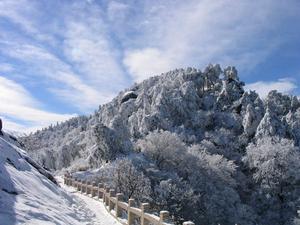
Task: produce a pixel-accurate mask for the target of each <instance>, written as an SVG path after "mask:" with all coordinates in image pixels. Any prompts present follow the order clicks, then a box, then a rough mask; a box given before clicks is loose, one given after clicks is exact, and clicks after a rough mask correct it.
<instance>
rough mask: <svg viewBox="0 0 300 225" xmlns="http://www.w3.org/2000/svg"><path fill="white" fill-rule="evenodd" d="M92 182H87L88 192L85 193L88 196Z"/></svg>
mask: <svg viewBox="0 0 300 225" xmlns="http://www.w3.org/2000/svg"><path fill="white" fill-rule="evenodd" d="M90 185H91V182H89V181H88V182H86V191H85V193H86V194H87V195H88V194H89V193H90V191H89V188H90Z"/></svg>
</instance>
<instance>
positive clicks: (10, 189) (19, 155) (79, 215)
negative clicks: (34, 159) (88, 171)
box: [0, 134, 119, 225]
mask: <svg viewBox="0 0 300 225" xmlns="http://www.w3.org/2000/svg"><path fill="white" fill-rule="evenodd" d="M24 156H27V155H26V153H25V152H24V151H23V150H22V149H20V148H18V147H16V146H15V145H14V144H13V142H12V140H10V138H9V136H8V135H6V134H4V136H0V224H1V225H10V224H30V225H35V224H39V225H40V224H42V225H43V224H56V225H57V224H59V225H60V224H72V225H76V224H85V225H92V224H97V225H98V224H99V225H113V224H119V223H118V222H117V220H115V219H114V218H113V217H112V216H111V215H110V214H109V213H108V212H107V211H106V210H105V208H104V206H103V203H102V202H99V201H97V200H95V199H91V198H89V197H87V196H82V195H81V194H79V193H74V189H72V188H67V187H65V186H64V185H62V186H61V187H59V186H58V185H56V184H54V183H53V182H51V181H50V180H49V179H47V178H46V177H45V176H44V175H42V174H41V173H40V172H39V171H38V170H37V169H36V168H35V167H33V166H32V165H31V164H30V163H28V161H27V160H26V159H25V157H24ZM27 157H28V156H27Z"/></svg>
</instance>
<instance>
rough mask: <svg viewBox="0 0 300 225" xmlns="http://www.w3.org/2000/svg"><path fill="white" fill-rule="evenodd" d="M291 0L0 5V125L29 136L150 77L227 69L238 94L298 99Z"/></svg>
mask: <svg viewBox="0 0 300 225" xmlns="http://www.w3.org/2000/svg"><path fill="white" fill-rule="evenodd" d="M299 12H300V1H298V0H287V1H280V0H275V1H274V0H260V1H247V0H242V1H234V0H228V1H226V0H223V1H219V0H214V1H211V0H186V1H182V0H143V1H138V0H128V1H126V0H124V1H109V0H102V1H101V0H99V1H97V0H78V1H71V0H51V1H49V0H0V117H2V118H3V120H4V125H5V127H6V128H7V129H10V130H17V131H21V132H29V131H34V130H36V129H38V128H41V127H43V126H47V125H49V124H51V123H55V122H56V121H63V120H65V119H67V118H70V117H72V116H74V115H79V114H89V113H91V112H93V111H94V110H95V109H97V108H98V106H99V104H103V103H105V102H108V101H109V100H110V99H112V98H113V97H114V96H115V95H116V94H117V93H118V92H119V91H121V90H122V89H124V88H126V87H129V86H130V85H131V84H133V83H134V82H139V81H141V80H143V79H145V78H147V77H149V76H151V75H156V74H160V73H161V72H166V71H168V70H171V69H175V68H181V67H188V66H192V67H196V68H200V69H201V68H203V67H204V66H205V65H207V64H208V63H219V64H221V66H222V67H225V66H227V65H234V66H236V67H237V69H238V70H239V75H240V79H241V80H243V81H245V82H246V88H247V89H255V90H257V92H258V93H260V94H261V96H265V95H266V93H267V92H268V91H269V90H272V89H278V90H280V91H282V92H285V93H289V94H296V95H299V87H298V86H299V81H300V54H299V52H300V38H299V37H300V23H299V21H300V13H299Z"/></svg>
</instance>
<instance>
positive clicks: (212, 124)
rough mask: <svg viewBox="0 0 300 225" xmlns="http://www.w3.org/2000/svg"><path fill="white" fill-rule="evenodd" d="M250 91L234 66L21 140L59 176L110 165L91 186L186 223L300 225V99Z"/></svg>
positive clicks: (145, 91) (165, 84) (189, 73)
mask: <svg viewBox="0 0 300 225" xmlns="http://www.w3.org/2000/svg"><path fill="white" fill-rule="evenodd" d="M243 86H244V83H243V82H241V81H240V80H239V77H238V74H237V70H236V69H235V68H234V67H231V66H229V67H227V68H225V69H221V67H220V66H219V65H209V66H207V67H206V68H205V69H204V70H203V71H200V70H198V69H194V68H187V69H176V70H173V71H170V72H167V73H164V74H161V75H160V76H155V77H151V78H149V79H147V80H145V81H143V82H141V83H139V84H134V85H133V86H132V87H131V88H129V89H127V90H124V91H122V92H120V93H119V94H118V95H117V96H116V97H115V98H114V99H113V100H112V101H111V102H109V103H107V104H105V105H102V106H100V107H99V109H98V110H96V111H95V113H94V114H93V115H91V116H80V117H76V118H73V119H70V120H68V121H66V122H64V123H61V124H57V125H53V126H50V127H49V128H45V129H43V130H41V131H37V132H36V133H34V134H31V135H29V136H27V137H24V138H22V139H21V141H22V144H24V146H25V147H26V150H27V151H28V154H29V155H30V156H31V157H32V158H33V159H35V160H37V161H38V162H39V163H40V164H41V165H43V166H45V167H47V168H49V169H53V170H60V169H62V168H69V169H71V170H74V171H78V170H86V169H88V168H97V167H100V166H101V165H103V164H106V167H105V168H106V169H104V170H103V171H102V170H101V171H100V172H99V171H98V172H97V174H95V175H94V176H92V178H91V179H95V180H97V179H98V181H99V179H100V180H103V179H106V180H107V182H108V183H110V184H111V186H112V187H113V188H116V189H117V190H118V191H122V192H124V193H128V194H127V197H131V196H134V197H135V198H140V199H141V201H145V200H146V201H150V203H151V207H152V208H153V209H155V210H160V209H163V208H167V209H169V210H170V211H171V213H172V215H174V216H175V218H176V219H177V221H180V220H181V219H182V218H185V219H191V220H193V221H194V222H196V224H207V225H212V224H241V225H242V224H245V225H248V224H253V225H256V224H264V225H271V224H272V225H282V224H285V225H290V224H297V223H298V222H299V218H298V214H297V210H299V209H300V199H299V196H300V193H299V192H300V187H299V184H300V176H299V174H300V166H299V163H297V160H298V159H299V160H300V150H299V144H300V132H299V130H300V129H299V128H300V102H299V99H298V98H297V97H295V96H288V95H283V94H281V93H278V92H277V91H271V92H270V93H269V95H268V96H267V97H266V99H261V98H260V97H259V96H258V94H257V93H255V92H253V91H250V92H245V91H244V88H243ZM120 156H123V157H124V158H123V159H119V157H120ZM115 159H117V160H116V161H115ZM108 162H109V163H108ZM107 163H108V164H107ZM130 177H132V180H130V179H131V178H130ZM137 178H138V179H137ZM128 179H129V180H128ZM120 180H122V181H123V182H121V183H120ZM131 182H136V186H134V187H138V188H137V189H135V190H129V189H130V185H131ZM124 183H126V184H128V185H127V186H126V185H123V184H124ZM122 185H123V186H122ZM191 208H193V209H195V210H194V211H193V212H192V211H191V210H190V209H191Z"/></svg>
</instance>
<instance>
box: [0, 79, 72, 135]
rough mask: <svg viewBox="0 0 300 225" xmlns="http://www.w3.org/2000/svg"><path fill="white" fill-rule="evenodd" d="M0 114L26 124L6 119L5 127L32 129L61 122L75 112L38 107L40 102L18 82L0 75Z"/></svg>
mask: <svg viewBox="0 0 300 225" xmlns="http://www.w3.org/2000/svg"><path fill="white" fill-rule="evenodd" d="M0 102H1V104H0V116H1V117H5V118H7V117H9V118H13V119H14V120H19V121H23V123H27V124H28V125H27V126H25V125H20V123H16V122H13V120H8V123H7V125H8V127H5V128H6V129H21V130H19V131H23V128H24V129H25V128H26V129H25V131H28V130H32V129H33V128H36V127H42V126H48V125H50V124H51V123H56V122H57V121H59V122H61V121H64V120H66V119H68V118H70V117H73V116H75V114H57V113H51V112H48V111H45V110H43V109H41V108H40V103H39V102H38V101H37V100H36V99H34V98H33V97H32V96H31V95H30V93H29V92H28V91H27V90H26V89H25V88H24V87H23V86H21V85H20V84H18V83H16V82H14V81H12V80H9V79H7V78H5V77H1V76H0Z"/></svg>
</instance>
